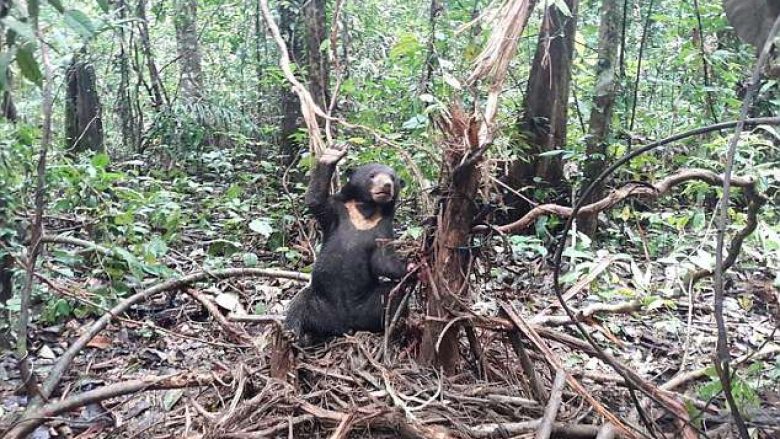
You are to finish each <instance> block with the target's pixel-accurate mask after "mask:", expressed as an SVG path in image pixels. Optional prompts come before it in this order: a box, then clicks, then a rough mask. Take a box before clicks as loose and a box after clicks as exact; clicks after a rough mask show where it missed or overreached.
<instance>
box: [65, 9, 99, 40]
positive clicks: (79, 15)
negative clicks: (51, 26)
mask: <svg viewBox="0 0 780 439" xmlns="http://www.w3.org/2000/svg"><path fill="white" fill-rule="evenodd" d="M65 23H67V24H68V26H70V27H71V29H73V30H74V31H76V33H78V34H79V35H81V37H82V38H84V39H89V38H92V36H93V35H95V25H93V24H92V20H90V18H89V17H87V16H86V14H84V13H83V12H81V11H79V10H78V9H70V10H68V11H66V12H65Z"/></svg>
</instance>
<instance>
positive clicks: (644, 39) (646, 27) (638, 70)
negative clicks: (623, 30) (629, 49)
mask: <svg viewBox="0 0 780 439" xmlns="http://www.w3.org/2000/svg"><path fill="white" fill-rule="evenodd" d="M654 3H655V0H650V4H649V5H648V6H647V16H646V17H645V25H644V27H643V28H642V39H641V40H640V42H639V55H638V56H637V65H636V77H635V78H634V90H633V91H634V97H633V99H632V100H631V120H630V122H629V124H628V131H634V118H635V117H636V104H637V98H638V96H639V77H640V75H641V74H642V59H643V58H644V53H645V44H646V43H647V34H648V33H649V31H650V20H651V17H652V16H653V4H654ZM630 142H631V141H630V140H629V145H628V148H629V150H631V144H630Z"/></svg>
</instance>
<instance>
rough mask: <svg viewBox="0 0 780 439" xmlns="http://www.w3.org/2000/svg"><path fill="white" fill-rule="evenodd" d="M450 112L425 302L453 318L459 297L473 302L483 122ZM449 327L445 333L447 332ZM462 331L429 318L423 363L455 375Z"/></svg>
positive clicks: (438, 315)
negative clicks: (478, 153)
mask: <svg viewBox="0 0 780 439" xmlns="http://www.w3.org/2000/svg"><path fill="white" fill-rule="evenodd" d="M450 114H451V117H450V119H449V120H447V121H442V124H441V125H442V131H443V133H444V135H445V138H446V139H445V142H444V148H445V151H444V167H443V169H442V177H441V179H442V181H445V182H449V185H448V187H447V190H446V191H445V195H443V196H442V203H441V204H442V205H443V207H442V209H441V211H440V213H439V215H438V224H437V228H436V229H437V232H436V236H435V238H434V242H433V262H432V275H433V278H432V279H431V280H430V282H429V288H430V291H429V292H428V299H427V301H426V308H427V309H426V314H427V315H428V316H431V317H435V318H439V319H442V318H452V312H451V311H452V310H453V308H454V307H455V306H456V305H457V303H458V300H462V301H465V302H466V303H468V296H469V282H468V280H469V267H470V263H471V259H472V255H471V252H470V251H469V249H468V243H469V236H470V235H471V227H472V221H473V220H474V216H475V214H476V210H477V203H476V196H477V189H478V188H479V182H480V176H481V173H480V168H479V166H478V164H479V163H478V161H477V160H476V159H473V158H472V157H471V154H473V152H474V151H475V150H476V149H477V148H478V146H479V140H478V139H477V133H479V123H478V122H477V120H476V119H475V118H473V117H468V116H467V115H466V114H465V113H464V112H463V110H462V109H461V108H460V107H458V106H452V107H451V108H450ZM456 299H458V300H456ZM445 329H446V333H444V334H442V332H443V331H444V330H445ZM459 332H460V325H459V324H457V323H455V324H451V325H450V324H445V323H442V322H441V321H430V320H429V321H427V322H426V325H425V328H424V331H423V339H422V347H421V350H420V357H421V361H422V362H424V363H426V364H429V365H436V366H441V367H443V368H444V370H445V371H446V372H447V373H454V372H455V370H456V369H457V367H458V364H459V359H460V352H459V349H458V334H459Z"/></svg>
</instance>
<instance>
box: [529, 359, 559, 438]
mask: <svg viewBox="0 0 780 439" xmlns="http://www.w3.org/2000/svg"><path fill="white" fill-rule="evenodd" d="M565 385H566V372H564V370H563V369H558V370H557V371H556V372H555V381H553V386H552V390H550V400H549V401H547V407H546V408H545V409H544V416H543V417H542V423H541V425H539V429H538V430H536V436H534V438H535V439H549V438H550V434H551V433H552V428H553V423H554V422H555V418H556V417H557V416H558V409H559V408H560V407H561V397H562V396H563V388H564V386H565Z"/></svg>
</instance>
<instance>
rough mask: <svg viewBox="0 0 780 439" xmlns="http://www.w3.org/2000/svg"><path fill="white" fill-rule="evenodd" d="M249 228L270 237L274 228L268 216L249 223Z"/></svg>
mask: <svg viewBox="0 0 780 439" xmlns="http://www.w3.org/2000/svg"><path fill="white" fill-rule="evenodd" d="M249 229H250V230H251V231H253V232H255V233H259V234H260V235H263V236H264V237H266V238H268V237H269V236H271V233H273V231H274V228H273V227H271V224H270V223H269V222H268V219H267V218H255V219H253V220H252V222H250V223H249Z"/></svg>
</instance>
